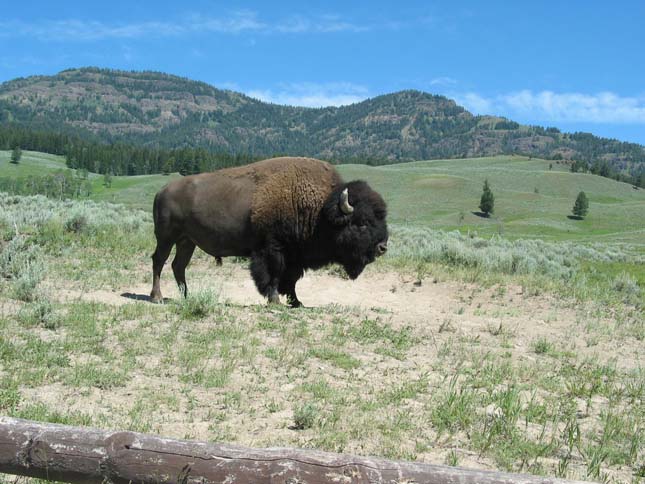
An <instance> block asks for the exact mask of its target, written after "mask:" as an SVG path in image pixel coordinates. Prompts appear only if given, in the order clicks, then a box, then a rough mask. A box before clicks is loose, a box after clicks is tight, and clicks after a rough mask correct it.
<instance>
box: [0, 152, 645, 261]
mask: <svg viewBox="0 0 645 484" xmlns="http://www.w3.org/2000/svg"><path fill="white" fill-rule="evenodd" d="M9 157H10V152H8V151H0V177H25V176H30V175H39V174H44V173H48V172H53V171H56V170H60V169H65V168H66V167H65V163H64V159H63V157H60V156H55V155H48V154H44V153H37V152H31V151H26V152H24V153H23V157H22V160H21V162H20V164H19V165H11V164H10V163H9ZM338 170H339V171H340V173H341V174H342V175H343V177H344V178H345V179H347V180H350V179H364V180H366V181H368V182H369V183H370V184H371V185H372V186H373V187H374V188H375V189H376V190H378V191H379V192H380V193H381V194H382V195H383V197H384V198H385V200H386V201H387V202H388V205H389V210H390V213H389V221H390V222H391V223H392V224H398V225H406V226H415V227H426V228H432V229H438V230H459V231H461V232H463V233H469V232H473V233H476V234H477V235H479V236H490V235H493V234H497V235H503V236H504V237H507V238H511V239H515V238H532V239H534V238H538V239H544V240H554V241H559V240H580V241H586V242H592V241H597V242H622V243H629V244H634V245H636V246H639V247H640V248H641V250H642V248H643V246H645V190H644V189H635V188H634V187H632V186H631V185H629V184H626V183H620V182H616V181H614V180H611V179H608V178H603V177H600V176H596V175H590V174H584V173H570V172H569V171H568V168H567V167H566V166H564V165H559V164H557V163H555V162H550V161H546V160H539V159H528V158H526V157H517V156H497V157H492V158H473V159H453V160H432V161H416V162H411V163H401V164H395V165H387V166H381V167H370V166H366V165H340V166H338ZM89 176H90V180H92V185H93V191H92V195H91V197H90V198H91V199H93V200H97V201H109V202H112V203H120V204H124V205H127V206H130V207H133V208H139V209H142V210H149V209H150V207H151V206H152V200H153V198H154V195H155V193H156V192H157V191H158V190H159V189H160V188H161V187H162V186H163V185H165V184H166V183H168V181H170V180H172V179H175V178H178V177H179V176H180V175H178V174H176V173H175V174H172V175H169V176H164V175H142V176H115V177H113V178H112V185H111V186H110V187H109V188H108V187H105V186H104V184H103V177H102V176H101V175H98V174H90V175H89ZM485 179H488V181H489V183H490V185H491V188H492V190H493V193H494V194H495V211H494V213H493V215H492V216H491V217H489V218H485V217H481V216H480V215H479V214H478V213H479V208H478V205H479V198H480V196H481V192H482V185H483V183H484V180H485ZM580 191H584V192H585V193H586V195H587V197H588V198H589V214H588V216H587V217H586V218H585V219H584V220H575V219H571V218H569V217H568V216H569V215H571V209H572V207H573V203H574V201H575V198H576V196H577V194H578V193H579V192H580Z"/></svg>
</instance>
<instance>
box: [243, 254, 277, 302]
mask: <svg viewBox="0 0 645 484" xmlns="http://www.w3.org/2000/svg"><path fill="white" fill-rule="evenodd" d="M284 267H285V264H284V255H283V254H282V252H281V251H280V250H278V249H277V248H275V247H267V248H265V249H263V250H261V251H257V252H254V253H253V254H252V255H251V275H252V276H253V281H255V286H256V287H257V288H258V291H260V294H262V295H263V296H264V297H266V298H267V299H268V300H269V303H270V304H279V303H280V298H279V297H278V286H279V284H280V279H281V278H282V273H283V272H284Z"/></svg>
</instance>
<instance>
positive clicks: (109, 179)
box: [103, 172, 112, 188]
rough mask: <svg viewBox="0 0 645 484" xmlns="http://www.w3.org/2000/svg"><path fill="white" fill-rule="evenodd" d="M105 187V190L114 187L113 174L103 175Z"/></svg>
mask: <svg viewBox="0 0 645 484" xmlns="http://www.w3.org/2000/svg"><path fill="white" fill-rule="evenodd" d="M103 186H104V187H105V188H110V187H111V186H112V173H110V172H107V173H106V174H104V175H103Z"/></svg>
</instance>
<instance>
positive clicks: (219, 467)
mask: <svg viewBox="0 0 645 484" xmlns="http://www.w3.org/2000/svg"><path fill="white" fill-rule="evenodd" d="M0 473H6V474H17V475H23V476H32V477H39V478H43V479H51V480H57V481H63V482H83V483H86V482H96V483H115V484H117V483H175V484H189V483H204V484H205V483H243V484H246V483H281V484H318V483H340V484H342V483H347V484H349V483H369V484H376V483H383V484H404V483H405V484H412V483H419V484H421V483H434V484H452V483H473V484H474V483H480V484H497V483H507V484H510V483H526V484H537V483H543V484H546V483H558V482H560V483H564V482H573V481H562V480H559V479H553V478H547V477H538V476H529V475H523V474H507V473H501V472H487V471H478V470H471V469H463V468H459V467H448V466H441V465H432V464H421V463H415V462H395V461H388V460H383V459H373V458H366V457H356V456H351V455H344V454H332V453H327V452H318V451H315V450H298V449H249V448H244V447H238V446H230V445H220V444H212V443H206V442H191V441H186V440H176V439H166V438H162V437H158V436H154V435H148V434H140V433H135V432H115V431H106V430H97V429H91V428H83V427H70V426H66V425H56V424H48V423H39V422H31V421H28V420H20V419H14V418H9V417H0Z"/></svg>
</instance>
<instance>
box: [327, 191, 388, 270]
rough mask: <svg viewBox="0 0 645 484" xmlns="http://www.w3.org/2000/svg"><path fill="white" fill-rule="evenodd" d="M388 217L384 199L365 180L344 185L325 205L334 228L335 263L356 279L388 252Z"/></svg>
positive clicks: (332, 236) (328, 221)
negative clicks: (386, 220)
mask: <svg viewBox="0 0 645 484" xmlns="http://www.w3.org/2000/svg"><path fill="white" fill-rule="evenodd" d="M386 215H387V208H386V205H385V202H384V201H383V198H381V196H380V195H379V194H378V193H376V192H375V191H374V190H372V189H371V188H370V187H369V185H368V184H367V183H365V182H364V181H353V182H350V183H345V184H342V185H341V186H339V187H338V188H336V189H335V190H334V191H333V192H332V194H331V195H330V196H329V198H328V199H327V201H326V202H325V206H324V208H323V217H324V218H325V220H326V222H327V223H328V224H329V225H330V228H331V234H330V236H331V241H330V242H331V247H330V249H331V250H332V251H333V254H332V258H333V261H334V262H338V263H339V264H341V265H342V266H343V267H344V268H345V271H346V272H347V274H348V275H349V277H351V278H352V279H356V278H357V277H358V276H359V275H360V274H361V272H363V269H365V266H366V265H367V264H369V263H370V262H373V261H374V259H376V258H377V257H378V256H380V255H383V254H384V253H385V251H387V239H388V233H387V223H386V222H385V217H386Z"/></svg>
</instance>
